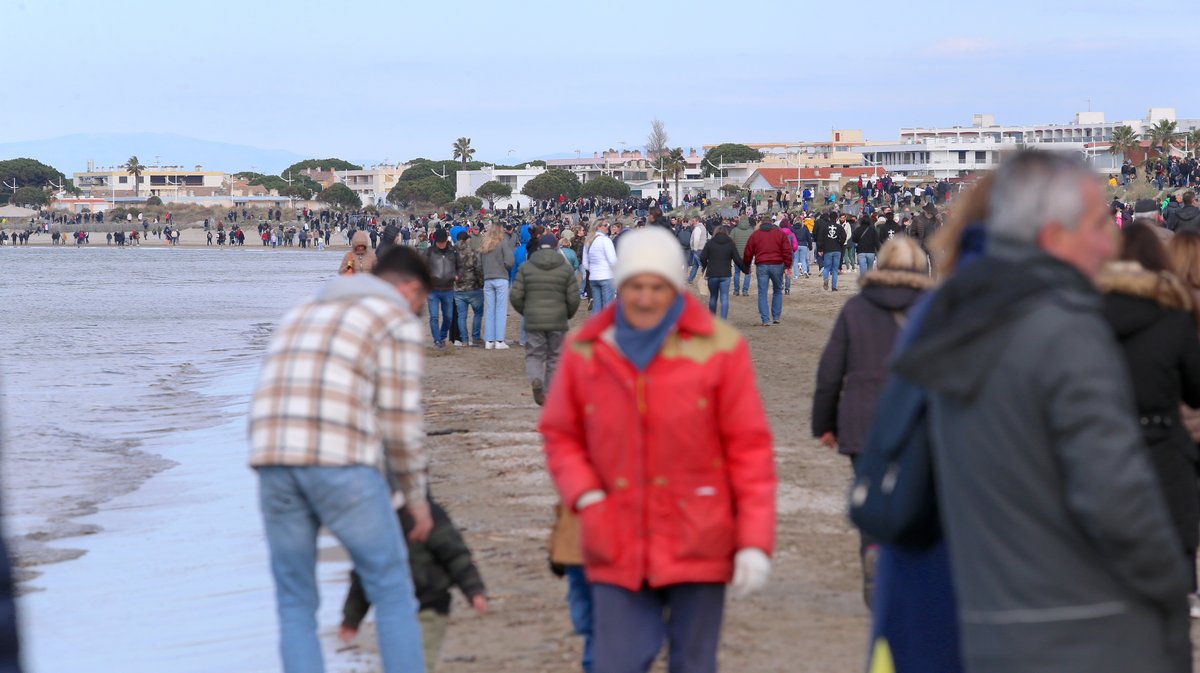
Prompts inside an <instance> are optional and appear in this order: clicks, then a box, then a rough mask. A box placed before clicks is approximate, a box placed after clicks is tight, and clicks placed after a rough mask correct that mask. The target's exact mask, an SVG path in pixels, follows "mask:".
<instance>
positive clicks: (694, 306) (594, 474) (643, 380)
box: [539, 295, 775, 591]
mask: <svg viewBox="0 0 1200 673" xmlns="http://www.w3.org/2000/svg"><path fill="white" fill-rule="evenodd" d="M615 309H616V307H615V306H610V307H609V308H607V309H605V311H604V312H602V313H600V314H599V315H598V316H596V317H595V318H593V319H591V320H590V321H589V322H588V323H587V324H585V325H584V326H583V327H582V328H581V329H580V330H579V331H578V332H577V333H576V334H573V335H571V336H570V337H568V339H567V343H566V345H565V346H564V348H563V355H562V360H561V361H560V363H559V366H558V370H557V371H556V373H555V376H554V382H553V385H551V387H550V394H549V398H548V400H547V402H546V407H545V410H544V412H543V414H542V420H541V423H540V425H539V430H540V432H541V433H542V437H543V439H544V440H545V451H546V460H547V463H548V465H549V468H550V473H551V475H552V476H553V477H554V481H555V483H556V485H557V487H558V491H559V494H560V495H561V496H562V500H563V502H564V503H569V504H570V505H571V506H572V507H573V506H574V504H575V502H576V501H577V500H578V499H579V496H580V495H582V494H583V493H585V492H587V491H590V490H593V489H599V490H602V491H604V492H605V494H607V498H606V499H605V500H604V501H603V502H601V503H599V504H596V505H592V506H590V507H586V508H584V510H583V511H582V512H581V513H580V523H581V525H582V529H583V532H582V538H583V543H582V544H583V558H584V566H585V569H586V572H587V576H588V579H589V580H590V581H592V582H602V583H606V584H614V585H617V586H620V587H623V588H625V589H629V590H631V591H636V590H638V589H640V588H641V587H642V586H643V585H644V584H649V586H651V587H662V586H667V585H671V584H680V583H691V582H708V583H727V582H729V580H730V578H731V577H732V575H733V555H734V552H736V551H737V550H739V549H743V548H747V547H756V548H758V549H761V550H762V551H764V552H765V553H767V554H768V555H769V554H771V553H772V551H773V547H774V543H775V463H774V457H773V451H772V439H771V430H770V427H769V426H768V424H767V417H766V413H765V412H764V411H763V407H762V400H761V399H760V397H759V394H758V388H757V386H756V385H755V380H754V369H753V365H752V364H751V362H750V351H749V349H748V348H747V346H746V342H745V340H744V339H743V338H742V337H741V335H740V334H738V333H737V331H736V330H734V329H733V328H732V327H730V326H729V325H727V324H725V323H724V322H720V321H717V320H715V319H714V318H713V317H712V316H711V315H710V314H709V312H708V311H707V310H706V309H705V307H704V306H702V305H701V304H700V303H699V302H698V301H697V300H695V299H694V298H693V297H692V296H691V295H685V307H684V310H683V314H682V315H681V316H680V318H679V322H678V324H677V328H676V330H675V332H673V333H672V334H671V335H670V336H668V337H667V340H666V342H665V343H664V344H663V348H662V351H661V352H660V353H659V354H658V355H657V356H656V357H655V359H654V361H653V362H651V363H650V366H649V367H647V368H646V370H645V371H644V372H641V373H639V372H638V371H637V370H636V368H634V366H633V365H632V364H630V363H629V362H628V361H627V360H626V359H625V358H624V356H622V355H621V353H620V351H619V350H618V349H617V347H616V345H615V341H614V332H615V327H614V320H615Z"/></svg>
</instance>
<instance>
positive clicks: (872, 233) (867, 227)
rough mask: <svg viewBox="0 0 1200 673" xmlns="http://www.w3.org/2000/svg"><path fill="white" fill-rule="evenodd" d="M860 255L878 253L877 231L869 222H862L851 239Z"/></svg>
mask: <svg viewBox="0 0 1200 673" xmlns="http://www.w3.org/2000/svg"><path fill="white" fill-rule="evenodd" d="M851 238H852V240H853V241H854V245H855V246H857V250H858V252H860V253H877V252H879V230H878V229H876V228H875V225H874V224H871V223H870V222H863V223H861V224H859V225H858V228H856V229H855V230H854V235H853V236H852V237H851Z"/></svg>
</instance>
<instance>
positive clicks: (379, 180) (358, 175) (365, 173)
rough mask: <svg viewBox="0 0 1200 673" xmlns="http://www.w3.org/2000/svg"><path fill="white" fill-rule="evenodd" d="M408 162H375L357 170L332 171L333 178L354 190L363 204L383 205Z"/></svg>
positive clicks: (406, 167)
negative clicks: (370, 165)
mask: <svg viewBox="0 0 1200 673" xmlns="http://www.w3.org/2000/svg"><path fill="white" fill-rule="evenodd" d="M407 169H408V164H376V165H374V166H372V167H370V168H364V169H362V170H357V171H334V172H333V175H334V179H335V180H337V181H338V182H340V183H342V184H344V185H346V186H347V187H349V188H350V189H352V190H354V193H355V194H358V198H360V199H362V202H363V205H364V206H366V205H371V204H374V205H376V206H378V207H383V206H384V205H385V203H386V201H387V195H388V192H390V191H392V187H395V186H396V182H397V181H398V180H399V179H400V174H401V173H403V172H404V171H405V170H407Z"/></svg>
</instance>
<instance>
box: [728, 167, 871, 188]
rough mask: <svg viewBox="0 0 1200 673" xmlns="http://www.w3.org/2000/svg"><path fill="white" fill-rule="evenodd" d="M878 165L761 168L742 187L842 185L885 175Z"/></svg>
mask: <svg viewBox="0 0 1200 673" xmlns="http://www.w3.org/2000/svg"><path fill="white" fill-rule="evenodd" d="M884 173H885V171H881V170H880V169H879V168H878V167H873V166H855V167H851V168H759V169H757V170H755V171H754V172H753V173H751V174H750V177H749V178H747V179H746V181H745V182H744V183H742V189H749V190H750V191H755V192H757V191H777V190H780V189H784V190H789V191H793V192H794V191H795V190H796V189H797V185H798V186H799V189H803V188H805V187H811V188H814V189H815V188H817V187H820V186H828V187H840V186H841V185H842V184H844V183H846V182H849V181H851V180H855V181H856V180H858V178H859V176H862V178H863V179H864V180H867V179H871V180H874V179H875V177H876V176H881V175H884Z"/></svg>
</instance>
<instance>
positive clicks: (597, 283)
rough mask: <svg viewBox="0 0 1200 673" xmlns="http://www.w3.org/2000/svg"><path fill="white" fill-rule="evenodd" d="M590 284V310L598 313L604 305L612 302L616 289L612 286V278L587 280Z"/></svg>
mask: <svg viewBox="0 0 1200 673" xmlns="http://www.w3.org/2000/svg"><path fill="white" fill-rule="evenodd" d="M588 283H589V284H590V285H591V286H592V311H593V312H596V313H599V312H600V311H603V310H604V308H605V307H606V306H608V305H609V304H611V303H613V299H615V298H616V296H617V290H616V288H614V287H613V280H612V279H611V278H610V279H608V280H592V281H588Z"/></svg>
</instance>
